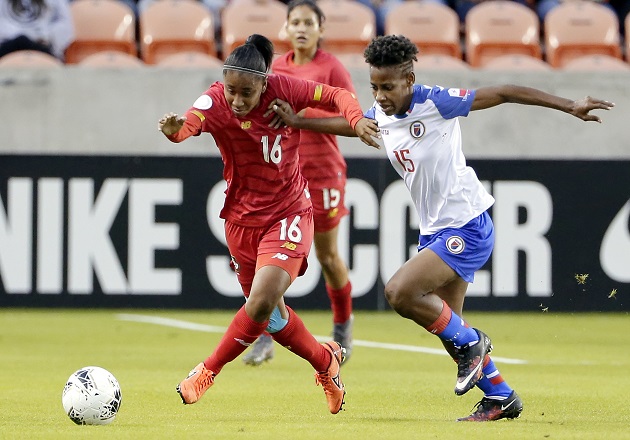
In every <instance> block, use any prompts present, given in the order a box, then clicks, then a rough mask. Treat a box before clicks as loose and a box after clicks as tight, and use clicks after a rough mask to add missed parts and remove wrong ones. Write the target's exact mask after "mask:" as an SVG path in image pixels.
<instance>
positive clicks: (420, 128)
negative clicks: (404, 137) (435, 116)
mask: <svg viewBox="0 0 630 440" xmlns="http://www.w3.org/2000/svg"><path fill="white" fill-rule="evenodd" d="M409 132H410V133H411V136H413V137H414V138H416V139H420V138H421V137H422V136H424V133H425V132H426V128H425V127H424V124H423V123H422V122H421V121H415V122H412V123H411V125H410V126H409Z"/></svg>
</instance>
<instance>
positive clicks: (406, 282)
mask: <svg viewBox="0 0 630 440" xmlns="http://www.w3.org/2000/svg"><path fill="white" fill-rule="evenodd" d="M457 277H458V275H457V274H456V273H455V271H454V270H453V269H452V268H451V267H450V266H449V265H448V264H446V263H445V262H444V260H442V259H441V258H440V257H439V256H438V255H437V254H436V253H435V252H433V251H432V250H431V249H429V248H424V249H422V250H421V251H420V252H418V253H417V254H416V255H414V256H413V257H412V258H410V259H409V260H407V262H405V264H403V265H402V266H401V267H400V269H398V270H397V271H396V273H395V274H394V276H393V277H392V278H391V279H390V280H389V282H388V285H389V286H390V288H394V289H396V290H398V291H399V292H403V293H404V292H418V290H420V291H422V292H423V293H429V292H433V291H435V290H436V289H438V288H440V287H442V286H445V285H447V284H449V283H451V282H453V281H454V280H455V279H456V278H457Z"/></svg>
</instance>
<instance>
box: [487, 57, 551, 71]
mask: <svg viewBox="0 0 630 440" xmlns="http://www.w3.org/2000/svg"><path fill="white" fill-rule="evenodd" d="M483 68H484V69H486V70H504V71H517V72H525V71H527V72H531V71H545V70H551V66H550V65H549V64H547V63H546V62H544V61H543V60H541V59H540V58H536V57H533V56H531V55H522V54H512V55H502V56H500V57H496V58H492V59H490V60H488V62H487V63H485V64H484V65H483Z"/></svg>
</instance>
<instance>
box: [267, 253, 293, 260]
mask: <svg viewBox="0 0 630 440" xmlns="http://www.w3.org/2000/svg"><path fill="white" fill-rule="evenodd" d="M271 258H277V259H278V260H282V261H287V260H288V259H289V256H288V255H286V254H281V253H280V252H278V253H277V254H276V255H274V256H273V257H271Z"/></svg>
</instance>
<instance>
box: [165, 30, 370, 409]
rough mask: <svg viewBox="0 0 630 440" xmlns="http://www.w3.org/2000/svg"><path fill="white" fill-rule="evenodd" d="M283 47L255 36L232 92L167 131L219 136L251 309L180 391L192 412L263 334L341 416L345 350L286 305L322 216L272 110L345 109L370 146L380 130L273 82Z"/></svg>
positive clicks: (312, 88) (233, 247) (338, 98)
mask: <svg viewBox="0 0 630 440" xmlns="http://www.w3.org/2000/svg"><path fill="white" fill-rule="evenodd" d="M272 58H273V44H272V43H271V42H270V41H269V40H268V39H267V38H265V37H263V36H261V35H252V36H250V37H249V38H248V40H247V42H246V43H245V44H244V45H242V46H239V47H237V48H236V49H235V50H234V51H233V52H232V53H231V54H230V55H229V56H228V57H227V59H226V60H225V64H224V66H223V83H221V82H216V83H214V84H212V85H211V86H210V88H209V89H208V90H207V91H206V92H204V93H203V94H202V95H201V96H200V97H199V98H197V100H196V101H195V103H194V104H193V106H192V107H191V108H190V109H189V110H188V111H187V112H186V114H185V115H184V116H179V115H177V114H175V113H168V114H166V115H165V116H163V117H162V118H161V119H160V120H159V122H158V128H159V129H160V130H161V131H162V132H163V133H164V134H165V135H166V136H167V137H168V138H169V139H170V140H171V141H173V142H181V141H183V140H184V139H186V138H188V137H190V136H193V135H198V134H200V133H202V132H206V133H210V134H211V135H212V136H213V137H214V139H215V141H216V144H217V146H218V148H219V150H220V151H221V156H222V159H223V164H224V171H223V177H224V179H225V181H226V182H227V190H226V199H225V204H224V206H223V209H222V210H221V214H220V216H221V217H222V218H224V219H225V234H226V239H227V244H228V249H229V251H230V253H231V255H232V261H233V263H234V266H235V268H236V273H237V275H238V279H239V283H240V284H241V287H242V289H243V292H244V294H245V296H246V297H247V301H246V303H245V305H244V306H243V307H241V309H240V310H239V311H238V312H237V313H236V315H235V316H234V319H233V320H232V322H231V324H230V325H229V326H228V329H227V330H226V333H225V334H224V335H223V338H222V339H221V341H220V342H219V345H218V346H217V347H216V348H215V350H214V351H213V353H212V354H211V355H210V356H209V357H208V358H207V359H206V360H205V361H203V362H201V363H199V364H198V365H197V366H196V367H195V368H194V369H193V370H192V371H191V372H190V374H189V375H188V377H187V378H186V379H184V380H183V381H182V382H180V384H179V385H178V387H177V391H178V392H179V394H180V396H181V398H182V401H183V402H184V403H185V404H191V403H195V402H196V401H197V400H199V398H201V396H202V395H203V394H204V393H205V391H206V390H207V389H208V388H209V387H210V386H212V385H213V384H214V379H215V377H216V375H217V374H219V372H220V371H221V369H222V368H223V366H224V365H225V364H226V363H228V362H231V361H232V360H234V359H235V358H236V357H237V356H239V355H240V354H241V353H242V352H243V351H244V350H245V348H247V347H248V346H249V345H251V344H252V343H253V342H254V341H255V340H256V338H258V336H260V335H261V334H262V332H263V331H265V330H267V331H269V332H270V333H271V334H272V335H273V338H274V339H275V340H276V341H278V342H279V343H280V344H282V345H283V346H285V347H288V348H289V349H290V350H291V351H293V352H294V353H295V354H297V355H298V356H300V357H302V358H304V359H306V360H307V361H308V362H309V363H310V364H311V365H312V366H313V367H314V368H315V371H316V373H315V377H316V380H317V383H318V384H321V385H322V387H323V388H324V392H325V394H326V399H327V401H328V408H329V410H330V412H331V413H333V414H336V413H338V412H339V411H340V410H341V407H342V405H343V403H344V402H343V398H344V395H345V390H344V386H343V383H342V382H341V378H340V377H339V366H340V363H341V361H342V358H343V356H342V351H343V349H342V347H341V345H339V344H338V343H336V342H334V341H331V342H328V343H325V344H319V343H318V342H317V341H316V340H315V338H314V337H313V335H312V334H311V333H309V331H308V330H307V329H306V327H305V326H304V323H303V322H302V321H301V320H300V318H299V317H298V316H297V314H296V313H295V312H294V311H293V310H291V309H290V308H289V307H286V306H285V305H284V302H283V301H282V297H283V295H284V292H285V291H286V290H287V289H288V288H289V286H290V285H291V283H292V282H293V280H295V278H296V277H298V276H299V275H302V274H303V273H304V271H305V270H306V258H307V256H308V252H309V250H310V247H311V244H312V240H313V208H312V204H311V200H310V195H309V192H308V187H307V183H306V179H304V177H303V176H302V174H301V173H300V167H299V160H298V145H299V140H300V136H299V133H298V132H296V131H294V130H293V129H291V128H287V127H278V126H277V124H273V123H272V120H271V116H269V113H271V112H270V110H269V106H270V104H271V103H272V102H273V101H274V99H276V98H279V99H281V100H283V101H287V102H288V103H290V104H291V105H292V106H293V107H294V108H295V109H296V110H301V109H303V108H306V107H308V106H325V107H336V108H338V109H339V110H340V111H341V113H342V114H343V116H344V117H345V118H346V119H347V121H348V122H349V124H350V126H351V127H353V128H354V129H355V130H356V134H357V135H358V136H359V137H360V138H361V139H362V140H364V141H365V142H366V143H367V144H369V145H372V146H375V147H377V146H378V145H377V144H376V143H375V142H374V141H372V140H371V139H370V137H371V136H372V135H376V134H377V130H378V127H377V126H376V125H375V124H374V122H373V121H372V120H369V119H365V118H364V117H363V112H362V110H361V107H360V105H359V103H358V101H357V100H356V98H355V97H354V96H353V95H352V94H351V93H350V92H348V91H347V90H344V89H341V88H335V87H331V86H327V85H324V84H318V83H315V82H312V81H305V80H299V79H294V78H289V77H285V76H281V75H268V73H267V72H268V70H269V67H270V65H271V61H272Z"/></svg>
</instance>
